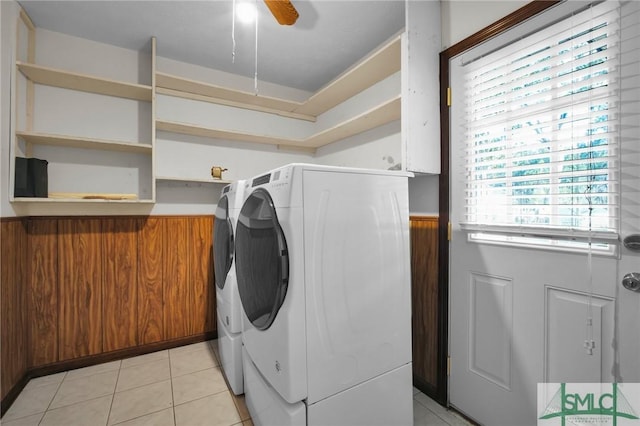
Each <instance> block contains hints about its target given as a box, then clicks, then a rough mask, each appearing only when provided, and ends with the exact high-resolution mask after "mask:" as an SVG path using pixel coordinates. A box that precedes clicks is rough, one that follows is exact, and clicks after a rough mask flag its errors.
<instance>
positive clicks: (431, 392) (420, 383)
mask: <svg viewBox="0 0 640 426" xmlns="http://www.w3.org/2000/svg"><path fill="white" fill-rule="evenodd" d="M413 386H415V387H416V388H417V389H418V390H419V391H420V392H422V393H423V394H425V395H427V396H428V397H429V398H431V399H433V400H434V401H436V402H438V403H439V404H440V405H443V404H442V402H440V401H438V400H437V398H436V395H437V392H436V391H437V387H436V386H434V385H432V384H431V383H429V382H427V381H426V380H424V379H423V378H422V377H420V376H417V375H415V374H414V375H413ZM445 406H446V405H445Z"/></svg>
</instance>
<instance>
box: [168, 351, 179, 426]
mask: <svg viewBox="0 0 640 426" xmlns="http://www.w3.org/2000/svg"><path fill="white" fill-rule="evenodd" d="M167 357H169V381H170V382H171V413H172V414H173V426H178V420H177V419H176V401H175V398H174V397H173V371H172V370H171V351H167Z"/></svg>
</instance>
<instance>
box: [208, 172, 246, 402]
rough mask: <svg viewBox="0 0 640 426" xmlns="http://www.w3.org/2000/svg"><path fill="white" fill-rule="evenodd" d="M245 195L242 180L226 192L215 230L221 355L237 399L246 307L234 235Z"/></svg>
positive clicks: (241, 387)
mask: <svg viewBox="0 0 640 426" xmlns="http://www.w3.org/2000/svg"><path fill="white" fill-rule="evenodd" d="M243 191H244V181H242V180H240V181H236V182H233V183H231V184H229V185H227V186H225V187H224V188H223V189H222V193H221V195H220V199H219V200H218V206H217V208H216V213H215V223H214V228H213V256H214V262H213V265H214V270H215V283H216V307H217V310H216V316H217V324H218V327H217V331H218V354H219V356H220V363H221V365H222V370H223V372H224V374H225V376H226V378H227V381H228V382H229V386H230V387H231V390H232V391H233V393H235V394H236V395H240V394H242V393H244V378H243V373H242V370H243V366H242V335H241V333H242V304H241V303H240V295H239V294H238V285H237V281H236V269H235V266H234V251H235V249H234V247H235V241H234V235H235V230H236V222H237V220H238V213H239V212H240V208H241V207H242V202H243V201H244V198H243Z"/></svg>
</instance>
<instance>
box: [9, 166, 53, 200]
mask: <svg viewBox="0 0 640 426" xmlns="http://www.w3.org/2000/svg"><path fill="white" fill-rule="evenodd" d="M48 164H49V162H48V161H47V160H41V159H39V158H23V157H16V173H15V180H14V182H15V188H14V191H13V195H14V196H15V197H41V198H46V197H47V196H48V195H49V178H48V173H47V165H48Z"/></svg>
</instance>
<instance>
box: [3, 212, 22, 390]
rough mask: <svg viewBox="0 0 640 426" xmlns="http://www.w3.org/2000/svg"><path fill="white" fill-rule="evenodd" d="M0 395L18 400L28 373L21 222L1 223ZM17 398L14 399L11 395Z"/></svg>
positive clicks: (4, 221) (6, 221)
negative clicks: (21, 382)
mask: <svg viewBox="0 0 640 426" xmlns="http://www.w3.org/2000/svg"><path fill="white" fill-rule="evenodd" d="M0 238H1V239H2V243H1V244H0V248H1V250H0V251H1V253H0V271H1V274H0V275H1V279H0V316H1V318H2V320H1V321H0V347H1V352H0V368H1V369H2V371H1V374H0V377H1V381H0V388H1V390H0V395H1V398H2V400H4V399H5V397H7V398H15V397H16V396H17V392H19V391H17V392H16V391H14V388H15V385H16V384H17V383H19V382H20V381H21V380H23V378H24V376H25V373H26V371H27V327H26V321H27V312H26V310H25V309H24V308H25V306H26V297H27V271H26V263H25V261H24V259H26V257H27V231H26V224H25V221H24V220H23V219H21V218H11V219H2V220H0ZM12 391H13V393H14V394H15V395H11V393H12Z"/></svg>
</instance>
